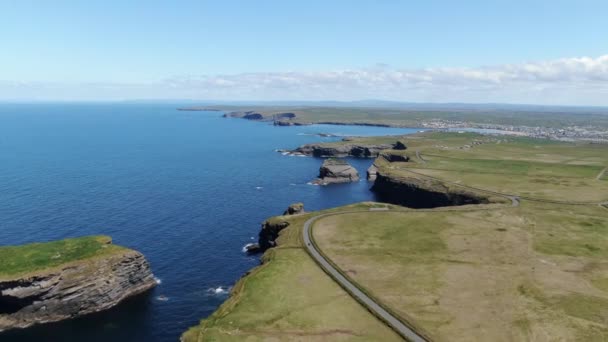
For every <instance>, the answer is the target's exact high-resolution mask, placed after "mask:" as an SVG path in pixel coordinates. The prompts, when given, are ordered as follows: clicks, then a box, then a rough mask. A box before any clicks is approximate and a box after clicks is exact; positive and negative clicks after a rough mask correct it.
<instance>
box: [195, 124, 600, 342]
mask: <svg viewBox="0 0 608 342" xmlns="http://www.w3.org/2000/svg"><path fill="white" fill-rule="evenodd" d="M390 139H391V141H392V140H394V137H393V138H390ZM405 141H406V144H407V145H408V147H409V148H408V150H406V151H394V152H395V153H403V154H406V155H408V156H410V157H411V158H412V162H411V163H391V164H389V163H385V162H383V161H382V160H381V159H379V160H378V161H377V163H378V164H380V165H379V166H380V168H381V171H383V172H391V173H396V174H399V173H400V172H407V170H408V168H413V169H414V168H415V169H416V171H419V172H429V173H430V172H436V173H438V174H437V176H441V177H445V178H444V179H446V180H454V179H452V178H450V177H451V174H450V173H446V172H458V173H459V175H468V177H469V178H467V181H466V182H465V181H463V180H462V179H460V178H458V179H456V181H460V182H461V183H464V184H473V185H479V184H481V185H483V186H484V187H485V186H489V185H496V186H497V188H498V189H502V188H503V187H504V188H505V189H506V190H511V188H510V187H511V186H514V187H515V188H517V186H519V187H520V190H521V191H528V192H534V193H535V194H536V193H542V191H540V190H539V189H547V188H548V189H551V192H555V191H557V190H559V189H560V187H561V186H562V185H560V184H557V183H555V182H554V180H559V181H560V182H566V180H568V179H570V180H572V182H573V183H571V184H570V185H568V184H566V185H563V186H569V187H568V188H567V191H565V193H567V194H568V195H569V196H570V197H571V198H575V199H582V200H590V199H598V198H602V197H603V196H604V194H605V192H604V191H603V190H602V189H603V188H602V186H603V185H602V184H603V183H606V182H604V181H603V180H597V179H595V177H597V174H594V173H595V171H596V170H598V168H599V170H601V168H602V166H605V165H607V164H608V160H607V159H608V154H606V153H604V152H605V150H603V149H602V148H604V149H605V147H602V148H599V147H597V146H594V145H575V144H564V143H553V142H549V141H545V140H534V139H525V138H504V137H501V138H494V137H484V136H480V135H477V134H469V133H466V134H456V133H452V134H446V133H424V134H418V135H416V136H408V137H406V138H405ZM473 142H477V144H473ZM465 146H473V147H468V148H465ZM416 150H419V151H421V152H422V156H423V158H425V159H426V158H428V161H426V163H423V162H422V161H421V160H419V159H418V158H417V155H416ZM427 155H428V157H427ZM433 158H435V159H433ZM469 161H470V163H469ZM564 166H565V167H564ZM450 168H454V169H455V170H457V171H451V170H450ZM446 170H447V171H446ZM480 172H481V173H480ZM531 179H548V180H551V181H550V182H540V183H535V182H533V181H531ZM591 181H593V182H594V183H589V185H590V187H589V188H584V189H583V191H577V189H578V188H577V185H579V184H578V182H591ZM469 182H471V183H469ZM475 182H479V184H477V183H475ZM503 184H506V185H505V186H503ZM535 184H536V185H535ZM591 185H592V187H591ZM556 189H557V190H556ZM551 192H550V193H549V194H548V195H547V196H548V197H550V198H553V197H552V196H553V195H554V194H553V193H551ZM556 198H562V196H557V197H556ZM358 206H359V207H362V208H365V207H366V205H358ZM367 206H369V205H367ZM353 207H357V206H350V207H342V208H335V209H333V210H331V211H342V210H348V209H351V208H353ZM390 207H391V208H393V209H396V208H397V209H398V208H399V207H395V206H390ZM498 207H500V205H498ZM476 208H477V207H473V208H471V206H468V207H467V208H465V210H464V211H456V212H454V211H450V212H441V211H437V210H435V211H412V210H405V209H404V211H405V212H406V213H394V214H393V213H390V214H389V213H386V212H384V213H382V212H376V213H369V214H367V213H366V214H361V215H349V216H348V217H346V218H345V221H344V222H342V223H341V222H337V221H336V222H333V223H332V222H331V221H326V220H330V218H327V219H324V220H322V221H320V222H319V224H321V223H323V224H324V225H326V226H327V227H330V228H331V229H330V228H328V229H318V228H319V227H317V226H316V227H315V236H316V237H317V239H316V240H317V242H319V243H321V244H323V245H322V247H323V249H324V251H326V252H327V253H328V254H331V256H332V258H335V260H334V261H336V262H337V263H338V264H339V265H340V266H341V267H342V268H343V270H344V271H345V272H346V273H347V274H348V275H350V276H351V277H353V278H355V279H356V280H357V281H359V282H360V283H361V284H363V285H364V286H365V287H366V288H367V289H368V290H371V291H372V292H373V293H374V295H376V296H378V297H380V298H382V300H383V301H385V302H386V303H388V304H390V305H392V308H393V309H394V310H395V311H396V312H397V313H399V314H401V315H403V316H407V317H411V316H413V317H415V318H416V322H417V323H420V324H421V325H422V326H423V327H424V328H427V329H425V330H427V331H431V332H435V334H436V336H437V337H439V339H441V338H442V337H444V338H445V337H446V336H447V338H445V339H446V340H452V339H460V340H469V339H468V337H470V336H471V335H470V334H471V333H473V335H474V337H476V338H477V337H478V340H479V339H480V340H488V339H492V340H498V341H500V340H508V339H511V340H519V339H532V340H547V339H557V338H562V337H565V338H571V339H574V338H579V339H587V340H593V339H602V338H604V337H606V333H607V332H606V327H605V326H604V325H603V323H598V321H601V320H603V319H604V316H602V315H604V311H602V310H603V303H604V302H603V300H604V298H605V296H606V294H605V292H604V291H608V262H607V260H608V259H607V256H606V255H605V253H606V252H605V251H607V250H608V245H607V244H608V242H607V241H606V238H605V236H606V232H605V229H608V228H607V227H606V221H605V220H604V218H605V217H606V213H607V211H606V209H604V208H601V207H599V206H571V205H554V204H546V203H536V202H527V201H523V202H522V206H520V207H516V208H511V207H504V206H503V208H500V209H496V208H497V205H487V206H480V207H479V208H483V209H484V210H477V209H476ZM452 209H453V208H452ZM471 209H473V210H471ZM487 209H491V210H487ZM310 215H311V214H307V215H304V216H297V217H291V218H289V220H290V221H291V223H292V224H291V226H290V227H289V228H287V229H285V230H283V231H282V233H281V236H280V238H279V242H280V247H278V248H276V249H274V250H271V251H269V252H268V253H267V254H266V255H265V260H266V263H265V264H264V265H262V266H261V267H259V268H256V269H255V270H254V271H252V272H251V274H250V275H248V276H247V277H245V278H243V279H242V280H241V281H239V283H238V284H237V285H236V286H235V289H234V293H233V296H232V297H231V298H230V299H229V300H227V301H226V302H225V303H224V304H223V305H222V306H221V307H220V308H219V309H218V310H217V311H216V312H215V313H214V314H213V315H212V316H210V317H209V318H208V319H206V320H203V321H202V322H201V324H200V325H199V326H196V327H193V328H192V329H190V330H189V331H188V332H187V333H186V334H184V339H185V340H186V341H215V340H222V341H223V340H252V341H256V340H311V339H312V340H327V339H331V340H389V339H393V338H397V336H395V335H394V334H393V333H392V331H390V330H388V328H386V327H384V326H383V325H382V324H381V323H380V322H378V321H377V320H376V319H375V318H373V316H371V315H370V314H369V313H367V312H366V311H365V310H363V309H362V308H361V307H360V306H358V304H357V303H356V302H354V301H353V300H352V299H350V297H348V296H347V295H346V294H345V293H344V291H342V290H341V289H340V288H339V287H338V286H337V285H336V284H334V283H333V282H332V281H330V279H329V278H328V277H327V276H326V275H325V274H324V273H323V272H322V271H321V270H320V269H319V268H318V267H317V266H316V265H315V264H314V263H313V262H312V261H311V260H310V258H309V257H308V256H307V255H306V253H305V251H304V250H303V249H302V246H301V237H300V235H301V225H302V224H303V222H304V221H305V220H306V219H307V218H309V217H310ZM339 217H340V216H337V217H335V218H339ZM275 219H283V218H275ZM327 222H329V223H330V224H327ZM346 223H348V224H346ZM353 223H354V224H353ZM317 234H325V235H317ZM378 289H380V290H378ZM586 303H587V304H588V303H592V304H589V305H587V304H586ZM598 315H599V316H598ZM344 317H348V319H346V318H344ZM597 317H599V318H597ZM589 318H593V319H591V320H589Z"/></svg>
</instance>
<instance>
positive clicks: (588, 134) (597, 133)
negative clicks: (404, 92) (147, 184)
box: [179, 103, 608, 143]
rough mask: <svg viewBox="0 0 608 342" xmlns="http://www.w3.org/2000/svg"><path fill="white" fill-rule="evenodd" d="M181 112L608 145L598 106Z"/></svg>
mask: <svg viewBox="0 0 608 342" xmlns="http://www.w3.org/2000/svg"><path fill="white" fill-rule="evenodd" d="M179 110H186V111H187V110H192V111H200V110H214V111H217V110H221V111H223V112H225V113H226V114H224V117H227V118H242V119H248V120H253V121H261V122H269V123H273V124H274V125H277V126H294V125H310V124H333V125H364V126H381V127H420V128H424V129H427V130H449V129H455V130H460V129H463V130H468V129H482V130H492V131H495V132H497V133H502V134H507V135H513V136H527V137H534V138H546V139H551V140H561V141H588V142H603V143H606V142H608V115H607V114H608V110H606V109H605V108H593V107H559V106H555V107H539V106H526V105H498V104H496V105H475V104H408V103H396V104H390V105H389V104H387V105H385V106H382V105H380V106H361V105H360V106H357V105H356V104H344V105H343V106H339V107H326V106H313V105H309V106H279V105H277V106H259V105H258V106H255V105H249V106H244V105H243V106H234V105H232V106H230V105H217V106H203V107H200V106H192V107H184V108H180V109H179Z"/></svg>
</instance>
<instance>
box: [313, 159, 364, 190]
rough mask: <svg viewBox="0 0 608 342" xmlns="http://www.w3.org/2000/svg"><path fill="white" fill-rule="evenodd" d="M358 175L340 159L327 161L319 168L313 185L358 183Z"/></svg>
mask: <svg viewBox="0 0 608 342" xmlns="http://www.w3.org/2000/svg"><path fill="white" fill-rule="evenodd" d="M358 181H359V173H358V172H357V170H356V169H355V168H354V167H352V166H351V165H350V164H348V163H347V162H346V161H344V160H341V159H333V158H332V159H327V160H325V161H324V162H323V165H321V167H320V168H319V178H317V179H316V180H314V181H313V183H314V184H319V185H328V184H335V183H350V182H358Z"/></svg>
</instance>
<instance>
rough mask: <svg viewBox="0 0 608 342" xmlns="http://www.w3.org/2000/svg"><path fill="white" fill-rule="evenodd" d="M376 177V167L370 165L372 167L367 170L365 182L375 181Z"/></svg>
mask: <svg viewBox="0 0 608 342" xmlns="http://www.w3.org/2000/svg"><path fill="white" fill-rule="evenodd" d="M377 176H378V167H377V166H376V165H375V164H372V166H370V167H369V168H368V169H367V180H368V181H375V180H376V177H377Z"/></svg>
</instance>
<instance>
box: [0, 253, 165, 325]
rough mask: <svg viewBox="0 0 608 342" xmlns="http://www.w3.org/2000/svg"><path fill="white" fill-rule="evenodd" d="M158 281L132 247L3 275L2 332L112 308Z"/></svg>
mask: <svg viewBox="0 0 608 342" xmlns="http://www.w3.org/2000/svg"><path fill="white" fill-rule="evenodd" d="M155 285H156V281H155V280H154V277H153V275H152V272H151V271H150V265H149V264H148V262H147V261H146V259H145V258H144V256H143V255H142V254H141V253H139V252H136V251H133V250H128V249H125V250H124V251H121V252H120V253H113V254H110V255H108V256H99V257H94V258H89V259H85V260H82V261H75V262H71V263H68V264H66V265H63V266H60V267H55V268H54V269H53V270H52V271H46V272H44V271H43V272H35V274H29V275H26V276H23V277H19V278H14V279H0V331H3V330H8V329H13V328H25V327H28V326H31V325H34V324H39V323H46V322H55V321H60V320H64V319H68V318H74V317H78V316H82V315H86V314H90V313H93V312H98V311H102V310H106V309H108V308H111V307H113V306H115V305H116V304H118V303H120V302H121V301H122V300H123V299H125V298H127V297H130V296H133V295H136V294H139V293H142V292H144V291H146V290H148V289H150V288H152V287H154V286H155Z"/></svg>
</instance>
